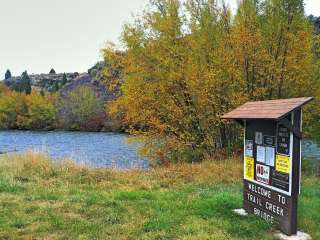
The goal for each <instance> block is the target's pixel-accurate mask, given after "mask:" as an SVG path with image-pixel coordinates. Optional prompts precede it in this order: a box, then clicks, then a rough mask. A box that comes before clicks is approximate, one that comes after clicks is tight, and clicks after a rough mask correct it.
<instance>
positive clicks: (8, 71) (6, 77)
mask: <svg viewBox="0 0 320 240" xmlns="http://www.w3.org/2000/svg"><path fill="white" fill-rule="evenodd" d="M11 77H12V76H11V72H10V70H9V69H7V71H6V74H5V75H4V79H6V80H7V79H9V78H11Z"/></svg>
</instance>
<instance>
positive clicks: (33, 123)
mask: <svg viewBox="0 0 320 240" xmlns="http://www.w3.org/2000/svg"><path fill="white" fill-rule="evenodd" d="M54 102H55V97H54V96H53V95H41V93H39V92H32V93H31V94H30V95H27V96H26V97H25V105H26V109H27V111H26V113H25V114H22V115H19V116H18V127H19V128H22V129H52V128H53V127H54V124H55V121H56V108H55V105H54Z"/></svg>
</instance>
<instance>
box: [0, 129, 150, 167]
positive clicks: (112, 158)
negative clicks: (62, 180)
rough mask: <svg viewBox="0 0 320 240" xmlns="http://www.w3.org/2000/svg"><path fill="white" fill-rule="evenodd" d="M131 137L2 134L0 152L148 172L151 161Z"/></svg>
mask: <svg viewBox="0 0 320 240" xmlns="http://www.w3.org/2000/svg"><path fill="white" fill-rule="evenodd" d="M129 138H130V137H129V136H128V135H126V134H120V133H104V132H65V131H52V132H37V131H0V152H2V153H6V152H9V153H10V152H17V153H21V152H25V151H27V150H33V151H36V152H47V153H48V154H49V155H50V156H51V157H52V159H55V160H58V161H59V160H61V159H66V158H67V159H72V160H74V161H75V162H76V163H79V164H85V165H89V166H91V167H108V168H120V169H128V168H148V166H149V161H148V160H147V159H144V158H141V157H139V156H138V154H137V153H136V150H137V147H138V145H137V144H132V143H130V144H128V143H127V140H128V139H129Z"/></svg>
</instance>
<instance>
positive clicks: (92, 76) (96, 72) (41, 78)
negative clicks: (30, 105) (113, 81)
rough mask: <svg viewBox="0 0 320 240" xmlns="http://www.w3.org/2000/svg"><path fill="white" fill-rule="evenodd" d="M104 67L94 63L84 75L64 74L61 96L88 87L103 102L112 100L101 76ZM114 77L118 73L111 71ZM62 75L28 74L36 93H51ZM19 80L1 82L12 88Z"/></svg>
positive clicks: (59, 82) (16, 78) (100, 63)
mask: <svg viewBox="0 0 320 240" xmlns="http://www.w3.org/2000/svg"><path fill="white" fill-rule="evenodd" d="M104 67H105V63H104V62H103V61H101V62H98V63H96V64H95V65H94V66H93V67H91V68H90V69H89V70H88V72H86V73H78V72H75V73H65V75H66V77H67V83H66V84H65V85H64V86H63V87H62V88H61V89H60V90H59V92H60V94H61V95H65V94H66V93H67V92H69V91H72V90H73V89H75V88H76V87H78V86H81V85H84V86H89V87H91V88H92V89H94V91H95V92H96V93H97V94H98V96H100V97H101V98H102V99H103V100H104V101H109V100H112V99H114V98H115V97H116V91H114V92H110V91H108V90H107V89H106V87H105V84H104V82H105V78H104V76H103V74H102V70H103V68H104ZM111 72H112V74H113V75H114V77H120V75H121V74H120V72H119V71H116V70H111ZM63 75H64V73H52V74H50V73H49V74H44V73H41V74H30V75H29V77H30V80H31V86H32V89H34V90H38V91H51V90H52V87H53V86H54V85H55V84H56V83H58V84H59V85H62V82H63ZM20 80H21V76H18V77H10V78H8V79H4V80H3V82H4V83H5V84H6V85H7V86H9V87H10V86H12V85H14V84H15V83H16V82H18V81H20Z"/></svg>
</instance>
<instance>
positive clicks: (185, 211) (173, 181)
mask: <svg viewBox="0 0 320 240" xmlns="http://www.w3.org/2000/svg"><path fill="white" fill-rule="evenodd" d="M241 169H242V160H241V159H240V158H238V157H234V158H230V159H221V160H214V159H211V160H205V161H203V162H202V163H196V164H185V163H181V164H175V165H171V166H169V167H167V168H164V167H155V168H151V169H150V170H148V171H141V170H137V169H136V170H127V171H116V170H111V169H90V168H87V167H85V166H77V165H75V164H74V163H72V162H71V161H65V162H62V163H53V162H52V161H51V160H50V158H49V157H48V156H46V155H45V154H40V153H34V152H31V151H30V152H27V153H25V154H22V155H19V154H9V155H1V156H0V205H1V208H0V238H1V239H42V238H44V239H185V240H186V239H192V240H196V239H199V240H205V239H221V240H224V239H228V240H232V239H237V240H241V239H251V240H254V239H259V240H264V239H266V240H267V239H270V240H271V239H274V238H273V235H272V233H273V232H274V231H275V228H274V227H273V226H272V225H270V224H266V223H265V222H264V221H263V220H260V219H259V218H257V217H254V216H249V217H245V218H243V217H240V216H238V215H236V214H234V213H233V212H232V209H235V208H241V205H242V181H241V179H242V170H241ZM318 183H319V177H315V176H311V175H309V174H308V172H303V175H302V194H301V197H300V198H299V213H298V218H299V223H298V226H299V229H301V230H303V231H305V232H307V233H309V234H310V235H311V236H312V237H313V239H318V238H320V229H319V227H318V226H319V224H320V217H319V214H318V213H319V210H320V202H319V196H320V188H319V187H318Z"/></svg>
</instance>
